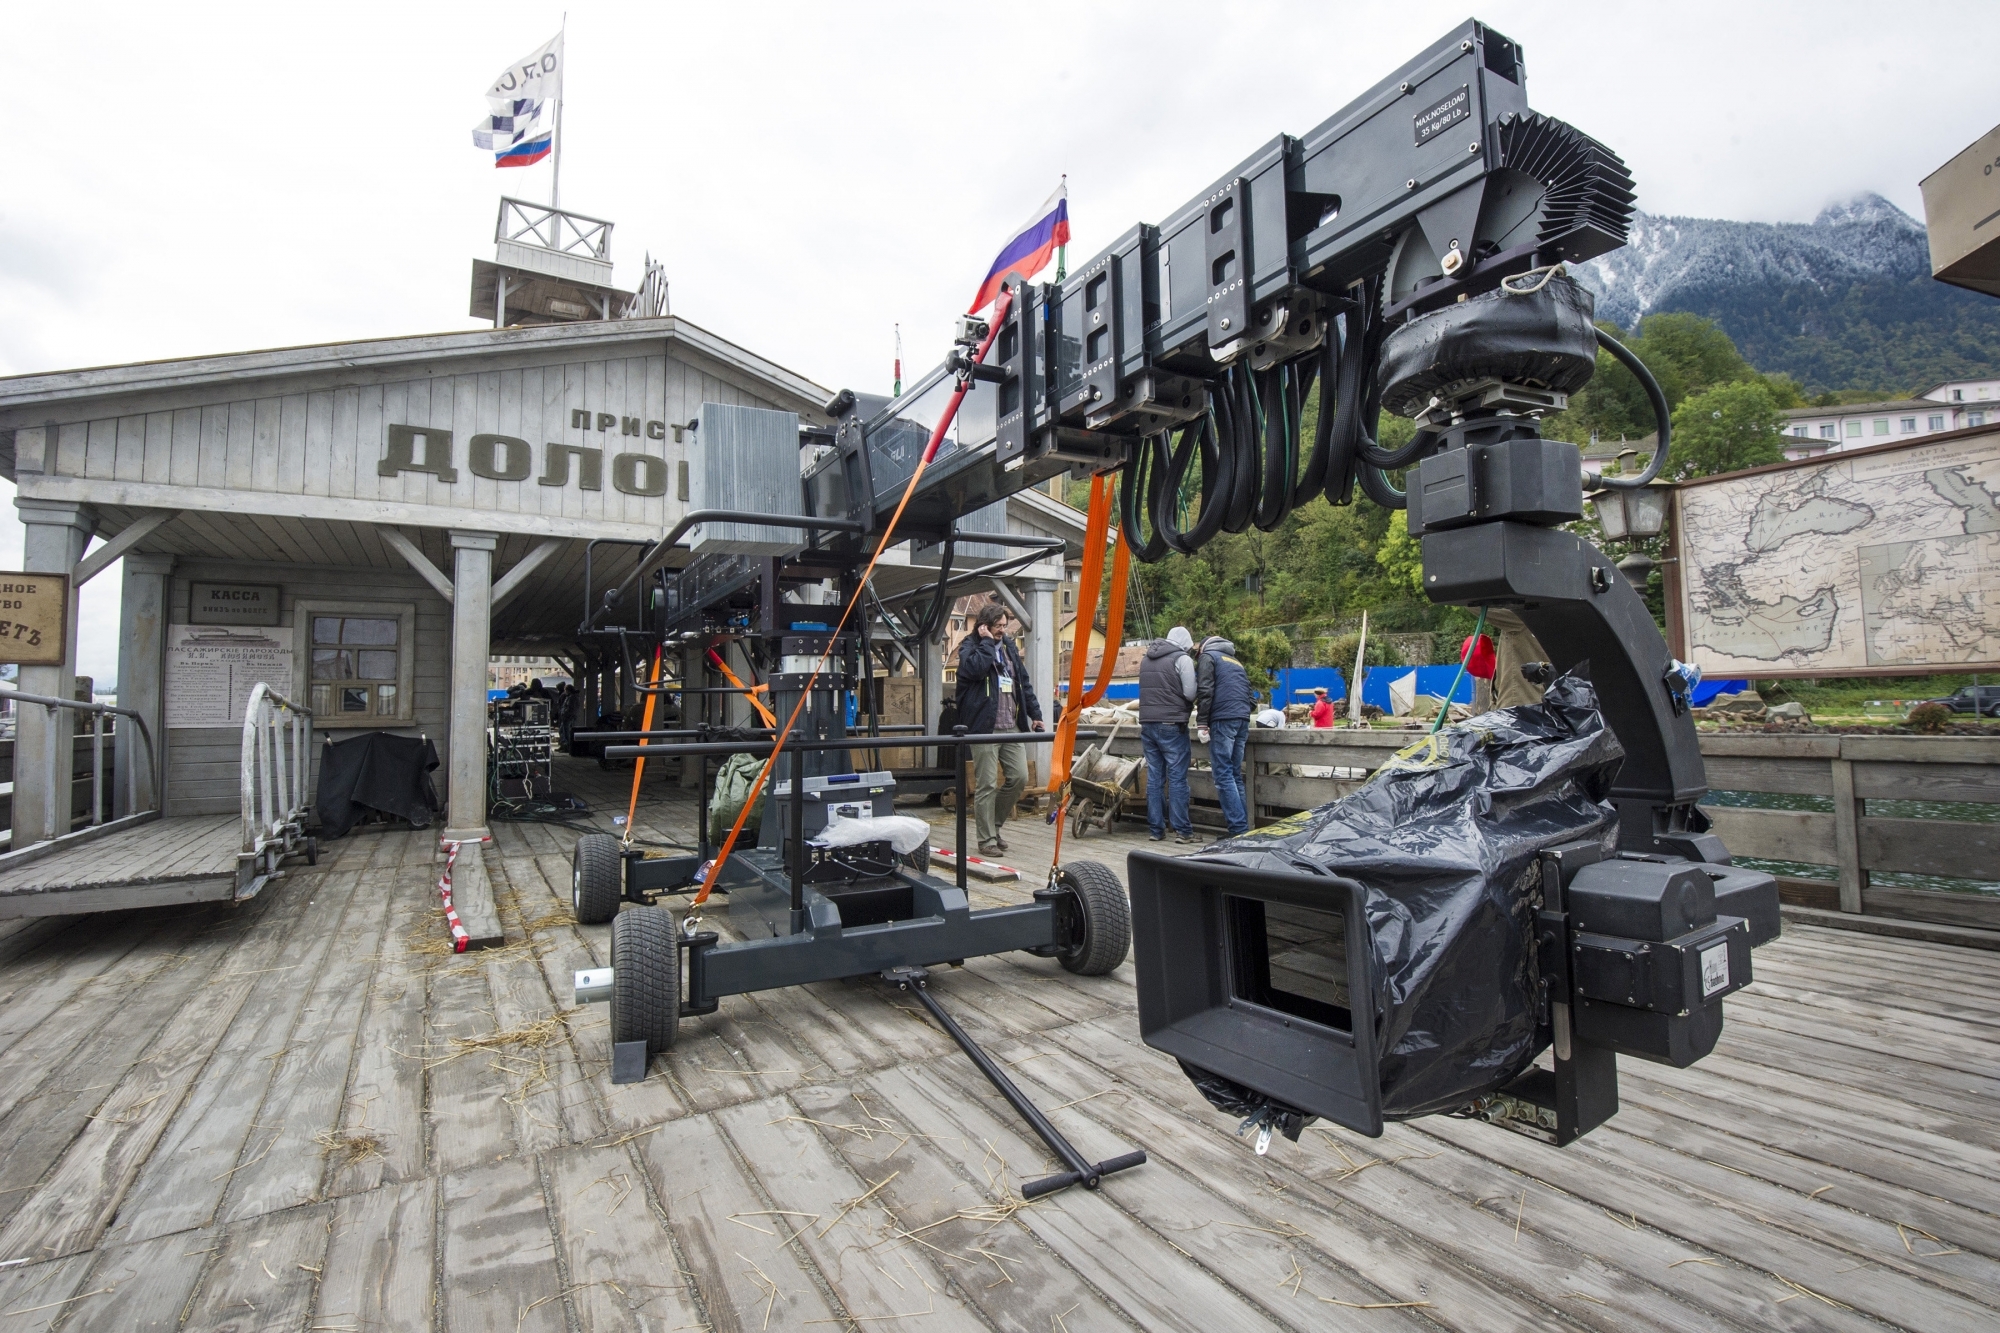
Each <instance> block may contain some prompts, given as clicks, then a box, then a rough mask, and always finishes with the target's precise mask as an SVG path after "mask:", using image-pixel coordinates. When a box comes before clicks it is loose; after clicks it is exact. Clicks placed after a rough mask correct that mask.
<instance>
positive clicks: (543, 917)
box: [488, 857, 607, 1143]
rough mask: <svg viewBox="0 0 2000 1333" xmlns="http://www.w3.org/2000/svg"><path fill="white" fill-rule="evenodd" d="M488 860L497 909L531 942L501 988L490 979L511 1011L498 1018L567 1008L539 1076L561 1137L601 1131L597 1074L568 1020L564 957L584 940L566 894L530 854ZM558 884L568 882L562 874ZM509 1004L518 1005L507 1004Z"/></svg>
mask: <svg viewBox="0 0 2000 1333" xmlns="http://www.w3.org/2000/svg"><path fill="white" fill-rule="evenodd" d="M488 865H489V867H491V868H492V869H493V871H494V875H495V879H494V887H495V890H496V892H498V893H499V894H500V895H501V901H502V905H503V910H504V911H505V912H506V914H507V916H508V917H509V919H510V920H511V921H512V922H513V928H514V929H517V930H518V931H519V932H520V934H521V936H522V938H523V939H524V940H525V941H526V942H527V944H528V946H529V949H528V955H527V957H526V958H525V959H522V960H521V961H520V963H519V964H518V965H515V964H513V963H509V964H508V965H507V976H508V983H507V989H506V991H505V992H504V993H503V991H502V990H501V988H500V986H499V985H498V984H497V982H496V984H495V988H494V994H495V1000H496V1004H497V1005H498V1006H499V1012H503V1013H505V1012H512V1013H513V1014H514V1015H515V1017H513V1018H505V1019H503V1020H502V1024H503V1026H506V1025H508V1024H511V1023H514V1022H517V1021H526V1020H527V1019H528V1018H529V1017H533V1018H540V1017H543V1016H545V1015H548V1014H558V1013H563V1014H567V1015H568V1017H567V1018H566V1019H565V1021H564V1024H563V1028H562V1031H561V1033H560V1034H559V1038H558V1039H557V1040H555V1041H552V1042H551V1043H550V1044H549V1045H548V1046H547V1047H546V1048H545V1056H546V1058H547V1060H548V1062H549V1065H550V1072H549V1073H548V1075H547V1076H546V1080H545V1081H546V1082H547V1083H548V1084H550V1085H551V1090H552V1091H553V1092H554V1094H555V1099H556V1104H557V1106H558V1107H559V1108H560V1114H561V1121H562V1126H563V1131H564V1135H565V1139H564V1141H566V1142H570V1143H580V1142H587V1141H589V1140H593V1139H597V1138H601V1137H602V1136H603V1135H604V1133H605V1131H606V1128H607V1124H606V1121H605V1118H604V1104H603V1099H602V1098H601V1097H600V1096H599V1095H598V1091H597V1086H598V1083H599V1082H600V1080H599V1079H597V1078H593V1077H592V1076H591V1075H590V1074H589V1073H586V1072H585V1071H586V1060H585V1057H584V1055H583V1053H582V1051H581V1050H580V1048H579V1046H578V1044H577V1040H576V1032H575V1029H574V1026H573V1024H574V1023H575V1020H576V1018H577V1017H579V1013H578V1011H577V1009H576V1006H575V1005H574V1003H573V999H574V996H573V992H574V990H575V987H576V971H577V969H576V968H575V967H572V966H570V965H569V964H570V963H571V962H572V961H573V960H574V956H575V955H576V954H577V953H578V952H579V950H580V949H581V947H582V946H581V943H580V941H579V940H578V939H577V934H576V924H575V921H574V920H573V919H572V917H571V913H570V905H569V902H568V899H567V898H562V899H558V898H557V896H556V894H555V892H554V890H553V888H552V886H550V885H549V884H547V883H545V882H544V881H543V879H542V874H541V871H540V869H539V868H538V867H537V866H536V864H535V862H534V861H533V860H532V859H528V858H519V859H512V860H509V859H505V858H501V857H494V858H493V859H492V860H490V861H489V862H488ZM564 887H565V888H567V887H568V885H567V881H565V882H564ZM514 1005H518V1006H519V1007H518V1008H517V1009H510V1006H514Z"/></svg>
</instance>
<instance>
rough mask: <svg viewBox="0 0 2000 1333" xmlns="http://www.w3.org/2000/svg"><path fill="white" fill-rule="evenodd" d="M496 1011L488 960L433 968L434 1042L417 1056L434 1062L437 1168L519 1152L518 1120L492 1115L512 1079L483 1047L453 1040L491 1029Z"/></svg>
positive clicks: (429, 1108) (429, 1110)
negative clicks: (461, 1044) (488, 979)
mask: <svg viewBox="0 0 2000 1333" xmlns="http://www.w3.org/2000/svg"><path fill="white" fill-rule="evenodd" d="M492 1010H493V999H492V995H491V993H490V992H489V991H488V989H487V986H486V976H485V966H484V964H482V963H478V962H466V961H465V960H464V956H463V955H460V957H459V959H458V960H457V961H455V962H453V963H451V964H448V965H446V966H442V967H435V968H434V969H433V970H432V971H431V974H430V1019H429V1032H428V1039H427V1041H426V1042H425V1045H424V1047H423V1049H422V1051H421V1052H419V1054H421V1056H422V1057H423V1059H424V1061H425V1063H426V1065H427V1066H428V1072H427V1073H426V1075H425V1078H426V1080H427V1082H428V1084H429V1089H430V1094H429V1098H428V1100H427V1102H426V1103H425V1107H424V1121H425V1126H426V1129H427V1136H428V1138H429V1139H430V1142H431V1144H432V1163H433V1169H434V1170H437V1171H440V1172H455V1171H461V1170H464V1169H466V1168H468V1167H473V1166H477V1165H479V1164H480V1163H482V1162H491V1161H493V1160H494V1159H496V1158H499V1157H503V1156H507V1155H509V1154H512V1153H514V1152H516V1151H518V1145H517V1144H516V1143H515V1142H514V1134H513V1130H514V1126H513V1118H512V1117H511V1116H503V1115H495V1114H494V1108H496V1107H498V1106H501V1105H504V1103H503V1102H502V1101H501V1099H502V1098H503V1097H505V1096H507V1095H508V1091H509V1089H508V1087H507V1080H506V1078H505V1077H504V1076H503V1075H502V1074H501V1073H500V1072H499V1071H498V1070H496V1069H495V1068H494V1067H493V1062H492V1060H491V1059H490V1058H488V1056H487V1055H486V1054H485V1053H484V1052H482V1051H480V1050H478V1049H476V1048H470V1047H459V1046H457V1045H455V1044H454V1043H453V1041H452V1038H454V1037H460V1038H465V1039H467V1040H471V1039H474V1038H477V1037H479V1036H481V1035H482V1034H489V1033H491V1032H492V1031H493V1019H492Z"/></svg>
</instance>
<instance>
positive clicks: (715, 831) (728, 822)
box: [708, 754, 764, 847]
mask: <svg viewBox="0 0 2000 1333" xmlns="http://www.w3.org/2000/svg"><path fill="white" fill-rule="evenodd" d="M763 767H764V761H763V760H760V759H758V758H757V757H756V756H755V755H749V754H732V755H730V756H729V758H727V759H725V760H723V762H722V769H721V771H720V772H718V773H717V774H716V775H715V797H714V799H713V800H711V801H710V802H709V803H708V840H709V841H710V842H711V843H713V844H715V845H716V846H717V847H720V846H721V845H722V842H723V840H724V839H725V838H727V837H728V836H729V830H730V829H731V828H732V827H734V825H735V823H736V816H737V815H739V814H741V813H742V811H743V803H744V802H745V801H747V800H749V799H750V791H751V788H753V787H755V786H756V785H757V774H758V773H759V772H761V771H762V770H763ZM763 819H764V793H763V792H761V791H760V792H758V793H757V803H756V804H755V805H754V806H752V807H750V817H749V818H748V819H746V820H744V821H743V833H744V836H745V837H748V838H750V839H752V840H753V841H754V840H755V838H756V836H757V829H758V826H759V825H760V824H761V823H762V822H763Z"/></svg>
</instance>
